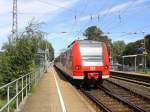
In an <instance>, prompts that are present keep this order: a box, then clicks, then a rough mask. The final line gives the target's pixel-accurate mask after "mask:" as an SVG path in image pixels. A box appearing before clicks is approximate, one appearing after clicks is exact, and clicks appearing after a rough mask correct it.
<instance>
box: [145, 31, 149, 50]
mask: <svg viewBox="0 0 150 112" xmlns="http://www.w3.org/2000/svg"><path fill="white" fill-rule="evenodd" d="M144 38H145V47H146V51H147V52H148V53H150V34H149V35H146V36H145V37H144Z"/></svg>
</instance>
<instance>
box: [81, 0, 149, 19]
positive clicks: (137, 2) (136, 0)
mask: <svg viewBox="0 0 150 112" xmlns="http://www.w3.org/2000/svg"><path fill="white" fill-rule="evenodd" d="M147 1H149V0H133V1H129V2H126V3H122V4H119V5H116V6H113V7H112V8H110V9H106V10H104V11H101V12H98V13H97V14H95V15H93V16H92V17H93V18H97V16H98V15H99V16H104V15H106V14H113V13H118V12H121V11H124V10H125V9H127V8H129V7H131V6H132V4H134V7H136V6H138V5H141V4H143V3H145V2H147ZM90 17H91V16H89V15H88V16H83V17H81V18H79V20H80V21H85V20H89V19H90Z"/></svg>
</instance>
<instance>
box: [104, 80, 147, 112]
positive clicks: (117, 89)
mask: <svg viewBox="0 0 150 112" xmlns="http://www.w3.org/2000/svg"><path fill="white" fill-rule="evenodd" d="M102 87H103V88H106V89H107V90H108V91H110V92H112V93H114V94H115V96H119V97H120V98H122V99H123V100H124V101H126V102H129V103H130V104H131V105H133V106H134V107H137V108H139V109H141V110H142V111H143V112H150V99H149V98H147V97H145V96H144V93H143V95H142V93H141V94H138V93H136V92H134V91H132V90H131V88H130V89H128V88H126V87H123V86H121V85H119V84H116V83H114V82H111V81H109V80H107V81H105V84H104V85H103V86H102Z"/></svg>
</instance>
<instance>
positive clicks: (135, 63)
mask: <svg viewBox="0 0 150 112" xmlns="http://www.w3.org/2000/svg"><path fill="white" fill-rule="evenodd" d="M135 72H136V56H135Z"/></svg>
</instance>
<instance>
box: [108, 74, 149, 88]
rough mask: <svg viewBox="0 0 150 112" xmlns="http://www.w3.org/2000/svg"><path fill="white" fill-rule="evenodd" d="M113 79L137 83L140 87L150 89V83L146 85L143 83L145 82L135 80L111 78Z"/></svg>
mask: <svg viewBox="0 0 150 112" xmlns="http://www.w3.org/2000/svg"><path fill="white" fill-rule="evenodd" d="M111 77H112V78H114V79H119V80H123V81H127V82H132V83H136V84H138V85H143V86H145V87H150V83H146V82H143V81H136V80H133V79H128V78H123V77H119V76H111Z"/></svg>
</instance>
